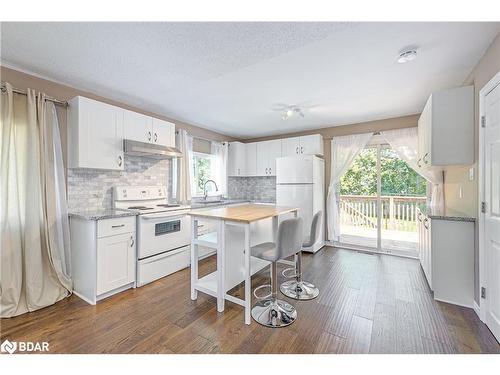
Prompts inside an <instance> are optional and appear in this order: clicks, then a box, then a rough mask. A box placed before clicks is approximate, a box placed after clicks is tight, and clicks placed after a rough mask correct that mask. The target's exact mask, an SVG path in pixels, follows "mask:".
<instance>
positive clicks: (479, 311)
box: [472, 301, 483, 321]
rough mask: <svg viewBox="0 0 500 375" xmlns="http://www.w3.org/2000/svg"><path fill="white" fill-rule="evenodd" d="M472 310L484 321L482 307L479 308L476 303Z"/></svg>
mask: <svg viewBox="0 0 500 375" xmlns="http://www.w3.org/2000/svg"><path fill="white" fill-rule="evenodd" d="M472 308H473V309H474V311H475V312H476V315H477V316H478V317H479V319H480V320H481V321H482V320H483V319H482V318H481V306H479V305H478V304H477V302H476V301H474V306H473V307H472Z"/></svg>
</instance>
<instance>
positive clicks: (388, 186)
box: [337, 142, 426, 257]
mask: <svg viewBox="0 0 500 375" xmlns="http://www.w3.org/2000/svg"><path fill="white" fill-rule="evenodd" d="M425 200H426V182H425V180H424V179H423V178H422V177H420V176H419V175H418V174H417V173H416V172H415V171H413V170H412V169H411V168H410V167H409V166H408V165H407V164H406V162H405V161H403V160H402V159H400V158H399V157H398V156H397V154H396V153H395V152H394V151H393V150H392V149H391V148H390V147H388V145H386V144H383V143H375V142H374V143H372V144H371V145H370V146H368V147H367V148H365V149H364V150H362V151H361V152H360V153H359V154H358V156H357V157H356V158H355V160H354V161H353V163H352V165H351V167H350V169H349V170H348V171H347V172H346V173H345V174H344V176H343V177H342V178H341V183H340V197H339V210H340V238H339V241H338V243H337V245H338V246H342V247H348V248H356V249H362V250H368V251H376V252H383V253H392V254H397V255H403V256H411V257H416V256H417V244H418V242H417V241H418V236H417V226H416V220H417V219H416V207H417V205H418V204H420V203H425Z"/></svg>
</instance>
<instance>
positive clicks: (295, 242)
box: [251, 218, 302, 328]
mask: <svg viewBox="0 0 500 375" xmlns="http://www.w3.org/2000/svg"><path fill="white" fill-rule="evenodd" d="M301 248H302V219H301V218H293V219H288V220H283V221H282V222H281V223H280V225H279V227H278V236H277V238H276V243H273V242H264V243H261V244H259V245H256V246H252V247H251V254H252V256H254V257H257V258H260V259H264V260H267V261H269V262H272V264H271V284H270V285H261V286H259V287H258V288H255V290H254V296H255V298H257V299H258V300H259V301H258V302H257V303H256V304H255V305H254V307H253V308H252V318H254V320H255V321H256V322H258V323H260V324H262V325H264V326H266V327H272V328H279V327H285V326H287V325H289V324H292V323H293V322H294V321H295V319H297V311H296V310H295V307H293V306H292V305H290V304H289V303H288V302H286V301H282V300H279V299H277V298H276V296H277V294H278V277H277V262H278V260H281V259H285V258H288V257H289V256H291V255H294V254H296V253H298V252H299V251H300V250H301ZM269 287H270V288H271V293H269V294H268V295H266V296H262V297H259V296H258V295H257V291H258V290H259V289H262V288H269Z"/></svg>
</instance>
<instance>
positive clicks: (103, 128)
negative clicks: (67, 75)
mask: <svg viewBox="0 0 500 375" xmlns="http://www.w3.org/2000/svg"><path fill="white" fill-rule="evenodd" d="M124 139H130V140H133V141H138V142H145V143H154V144H158V145H162V146H167V147H175V125H174V124H172V123H171V122H168V121H163V120H160V119H157V118H153V117H150V116H146V115H142V114H140V113H136V112H133V111H129V110H125V109H123V108H120V107H115V106H112V105H109V104H105V103H102V102H98V101H96V100H92V99H89V98H85V97H83V96H76V97H74V98H73V99H71V100H70V101H69V107H68V167H69V168H94V169H109V170H123V165H124V159H123V158H124V156H123V140H124Z"/></svg>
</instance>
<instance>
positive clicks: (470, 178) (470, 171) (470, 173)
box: [469, 167, 474, 181]
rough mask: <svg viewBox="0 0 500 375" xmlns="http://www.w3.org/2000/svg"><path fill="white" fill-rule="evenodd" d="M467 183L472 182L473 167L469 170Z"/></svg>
mask: <svg viewBox="0 0 500 375" xmlns="http://www.w3.org/2000/svg"><path fill="white" fill-rule="evenodd" d="M469 181H474V167H472V168H469Z"/></svg>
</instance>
